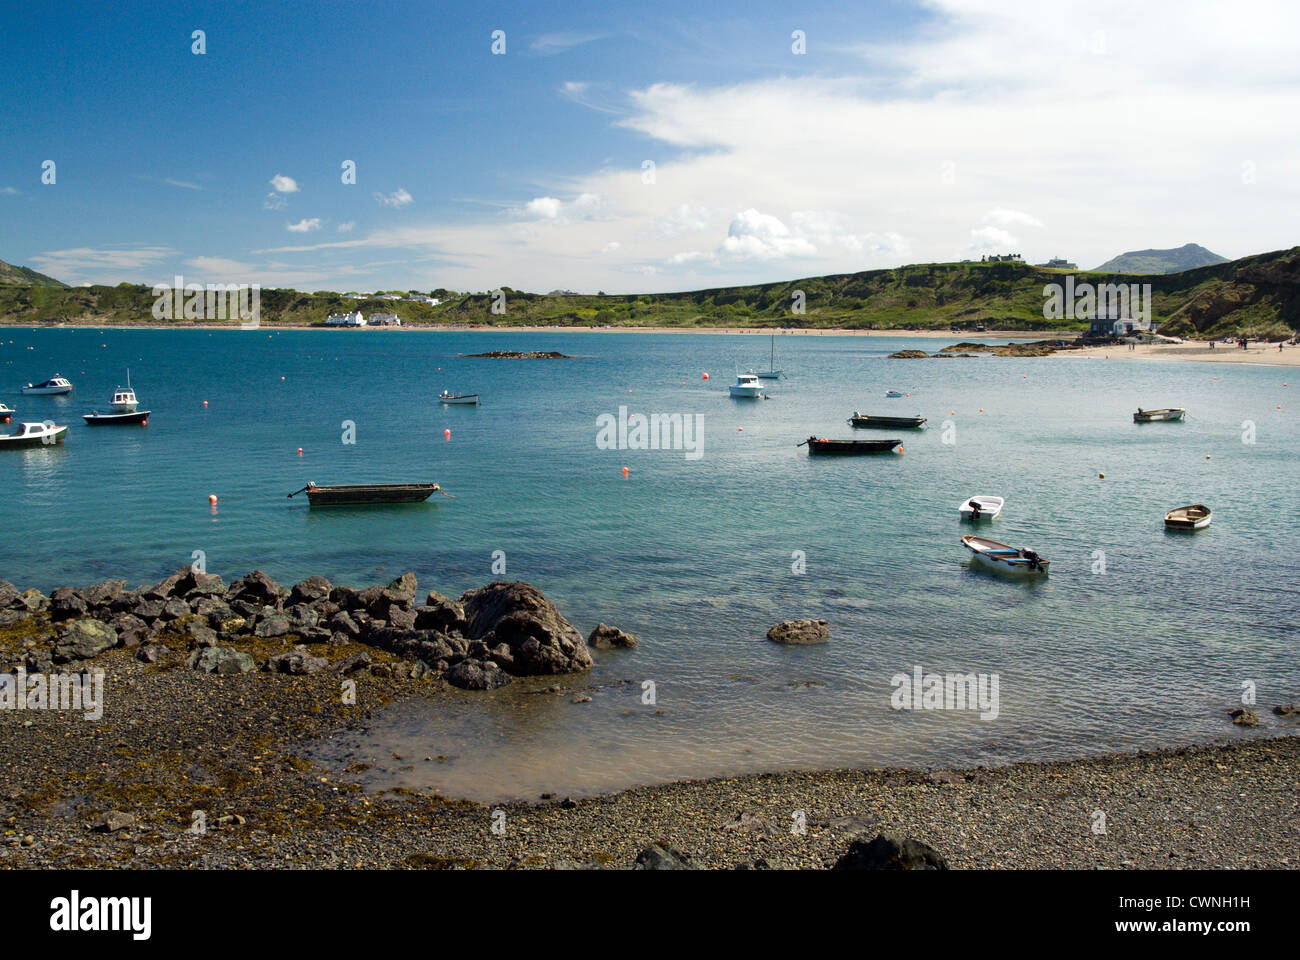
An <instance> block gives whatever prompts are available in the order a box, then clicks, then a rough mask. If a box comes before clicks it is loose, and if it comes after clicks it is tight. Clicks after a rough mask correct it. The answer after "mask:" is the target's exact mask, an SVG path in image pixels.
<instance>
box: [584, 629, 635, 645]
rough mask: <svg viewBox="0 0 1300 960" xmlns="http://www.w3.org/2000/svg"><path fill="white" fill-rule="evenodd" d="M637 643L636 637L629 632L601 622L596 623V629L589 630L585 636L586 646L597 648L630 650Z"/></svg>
mask: <svg viewBox="0 0 1300 960" xmlns="http://www.w3.org/2000/svg"><path fill="white" fill-rule="evenodd" d="M636 645H637V638H636V637H634V636H633V635H632V634H630V633H624V632H623V631H622V630H620V629H618V628H617V627H607V626H605V625H604V624H603V623H598V624H596V629H595V630H593V631H591V633H590V634H589V635H588V637H587V646H589V647H595V648H596V649H597V650H610V649H613V648H618V649H620V650H631V649H633V648H634V647H636Z"/></svg>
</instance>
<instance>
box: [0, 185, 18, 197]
mask: <svg viewBox="0 0 1300 960" xmlns="http://www.w3.org/2000/svg"><path fill="white" fill-rule="evenodd" d="M16 193H18V190H17V188H15V187H0V194H2V195H4V196H6V197H12V196H14V195H15V194H16Z"/></svg>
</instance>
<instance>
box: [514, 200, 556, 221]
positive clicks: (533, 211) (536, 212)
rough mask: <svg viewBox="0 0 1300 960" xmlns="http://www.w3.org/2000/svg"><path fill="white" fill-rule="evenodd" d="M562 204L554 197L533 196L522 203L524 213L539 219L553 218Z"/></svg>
mask: <svg viewBox="0 0 1300 960" xmlns="http://www.w3.org/2000/svg"><path fill="white" fill-rule="evenodd" d="M562 206H563V204H561V203H560V201H559V200H557V199H555V197H534V198H533V199H532V200H529V201H528V202H527V203H526V204H524V213H525V214H527V215H528V216H531V217H536V218H537V219H539V220H554V219H555V218H556V217H558V216H559V215H560V208H561V207H562Z"/></svg>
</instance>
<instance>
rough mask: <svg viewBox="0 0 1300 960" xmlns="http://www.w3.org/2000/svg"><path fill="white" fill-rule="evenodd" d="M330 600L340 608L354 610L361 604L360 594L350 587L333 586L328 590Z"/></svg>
mask: <svg viewBox="0 0 1300 960" xmlns="http://www.w3.org/2000/svg"><path fill="white" fill-rule="evenodd" d="M330 602H331V603H337V604H338V605H339V608H340V609H342V610H355V609H357V608H358V607H360V606H361V605H362V604H361V598H360V595H359V594H358V593H357V591H356V590H353V589H352V588H351V587H335V588H334V589H333V590H331V591H330Z"/></svg>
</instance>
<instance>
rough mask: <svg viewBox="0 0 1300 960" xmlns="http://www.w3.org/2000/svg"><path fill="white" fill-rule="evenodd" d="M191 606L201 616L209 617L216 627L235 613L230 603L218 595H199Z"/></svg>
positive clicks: (209, 621)
mask: <svg viewBox="0 0 1300 960" xmlns="http://www.w3.org/2000/svg"><path fill="white" fill-rule="evenodd" d="M190 606H191V609H192V610H193V611H194V612H195V613H197V614H198V615H199V616H201V617H207V618H208V623H210V624H212V625H213V626H214V627H215V626H216V625H217V624H219V623H220V622H221V621H222V620H224V619H226V618H227V617H229V616H231V615H232V614H233V611H232V610H231V609H230V604H228V603H226V601H224V600H220V599H218V598H216V597H199V598H198V599H197V600H195V601H194V602H193V603H192V604H191V605H190Z"/></svg>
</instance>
